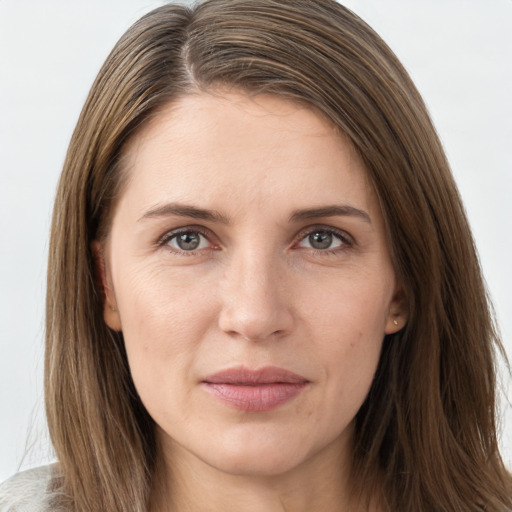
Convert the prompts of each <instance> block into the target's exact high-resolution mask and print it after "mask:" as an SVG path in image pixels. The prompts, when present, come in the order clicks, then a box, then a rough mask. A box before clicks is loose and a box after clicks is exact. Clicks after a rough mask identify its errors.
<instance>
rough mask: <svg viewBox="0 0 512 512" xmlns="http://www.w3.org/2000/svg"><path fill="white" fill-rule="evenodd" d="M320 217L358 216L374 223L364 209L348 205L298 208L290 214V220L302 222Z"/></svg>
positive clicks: (369, 222)
mask: <svg viewBox="0 0 512 512" xmlns="http://www.w3.org/2000/svg"><path fill="white" fill-rule="evenodd" d="M319 217H358V218H360V219H362V220H364V221H365V222H367V223H368V224H370V225H371V224H372V221H371V219H370V216H369V215H368V213H366V212H365V211H364V210H360V209H359V208H354V207H353V206H348V205H342V206H338V205H332V206H322V207H320V208H307V209H305V210H296V211H294V212H293V213H292V215H291V216H290V222H300V221H304V220H309V219H316V218H319Z"/></svg>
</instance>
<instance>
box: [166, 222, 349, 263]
mask: <svg viewBox="0 0 512 512" xmlns="http://www.w3.org/2000/svg"><path fill="white" fill-rule="evenodd" d="M318 232H323V233H326V234H329V235H332V236H333V237H334V238H336V239H338V240H339V241H340V242H341V245H340V246H337V247H334V248H332V249H329V248H327V249H315V248H312V247H311V248H309V249H310V250H312V251H314V252H315V253H316V254H319V255H324V256H325V255H335V254H339V253H340V252H344V251H346V250H348V249H350V248H352V247H353V246H354V245H355V240H354V239H353V237H352V236H350V235H349V234H348V233H346V232H345V231H342V230H340V229H336V228H333V227H331V226H329V227H327V226H322V225H313V226H308V227H307V228H304V229H303V230H302V231H301V232H300V233H299V234H298V235H297V237H296V238H295V241H294V243H293V246H297V245H298V244H300V243H301V242H303V241H304V240H306V238H307V237H308V236H311V235H312V234H314V233H318ZM186 233H197V234H199V235H201V236H202V237H204V238H206V240H208V241H209V243H210V244H212V242H211V241H210V239H211V238H212V237H213V235H212V233H211V232H210V231H209V230H206V229H204V228H202V227H200V226H187V227H183V228H179V229H176V230H173V231H168V232H166V233H165V234H164V235H163V236H162V237H160V238H159V239H158V240H157V242H156V245H157V246H158V247H165V248H166V249H168V250H169V251H170V252H171V253H173V254H177V255H179V256H197V254H198V252H200V251H204V250H205V249H198V250H190V251H185V250H180V249H177V248H176V247H170V246H169V245H168V244H169V242H170V241H171V240H174V239H176V238H177V237H178V236H179V235H181V234H186ZM299 248H300V247H299ZM304 249H308V248H304ZM206 250H218V246H215V244H213V247H208V248H207V249H206Z"/></svg>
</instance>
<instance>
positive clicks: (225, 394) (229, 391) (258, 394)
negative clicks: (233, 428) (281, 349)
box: [205, 382, 307, 412]
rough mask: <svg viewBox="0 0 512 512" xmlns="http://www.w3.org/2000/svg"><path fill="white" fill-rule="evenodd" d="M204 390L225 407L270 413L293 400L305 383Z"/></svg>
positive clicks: (209, 385)
mask: <svg viewBox="0 0 512 512" xmlns="http://www.w3.org/2000/svg"><path fill="white" fill-rule="evenodd" d="M205 385H206V389H207V390H208V391H209V392H210V393H212V394H213V395H215V396H216V397H217V398H219V399H220V400H222V401H223V402H224V403H226V404H227V405H230V406H231V407H234V408H236V409H239V410H242V411H247V412H262V411H270V410H272V409H275V408H276V407H279V406H280V405H283V404H284V403H286V402H288V401H290V400H292V399H293V398H295V397H296V396H297V395H298V394H299V393H300V392H301V391H302V390H303V389H304V388H305V387H306V385H307V382H297V383H296V382H276V383H270V384H256V385H243V384H213V383H211V382H205Z"/></svg>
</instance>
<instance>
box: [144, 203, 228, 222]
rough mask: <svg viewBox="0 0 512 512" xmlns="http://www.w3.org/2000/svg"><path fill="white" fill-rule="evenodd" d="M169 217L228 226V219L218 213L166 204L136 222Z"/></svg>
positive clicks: (181, 205) (149, 211)
mask: <svg viewBox="0 0 512 512" xmlns="http://www.w3.org/2000/svg"><path fill="white" fill-rule="evenodd" d="M171 215H175V216H178V217H190V218H193V219H199V220H205V221H209V222H220V223H221V224H229V219H228V218H227V217H225V216H224V215H222V213H220V212H218V211H215V210H205V209H204V208H198V207H196V206H191V205H186V204H180V203H167V204H164V205H161V206H156V207H154V208H152V209H151V210H148V211H147V212H146V213H144V215H142V217H140V219H139V220H138V222H140V221H142V220H146V219H154V218H157V217H169V216H171Z"/></svg>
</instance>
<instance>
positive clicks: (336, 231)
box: [295, 224, 355, 243]
mask: <svg viewBox="0 0 512 512" xmlns="http://www.w3.org/2000/svg"><path fill="white" fill-rule="evenodd" d="M314 231H327V232H329V233H332V234H334V235H336V236H338V237H340V238H341V239H345V240H346V241H348V242H350V243H355V239H354V237H353V236H352V235H351V234H350V233H348V232H347V231H345V230H344V229H340V228H336V227H334V226H327V225H325V224H315V225H312V226H307V227H305V228H303V229H301V230H300V231H299V233H298V234H297V236H296V238H295V240H303V239H304V238H306V236H308V235H309V234H311V233H312V232H314Z"/></svg>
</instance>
